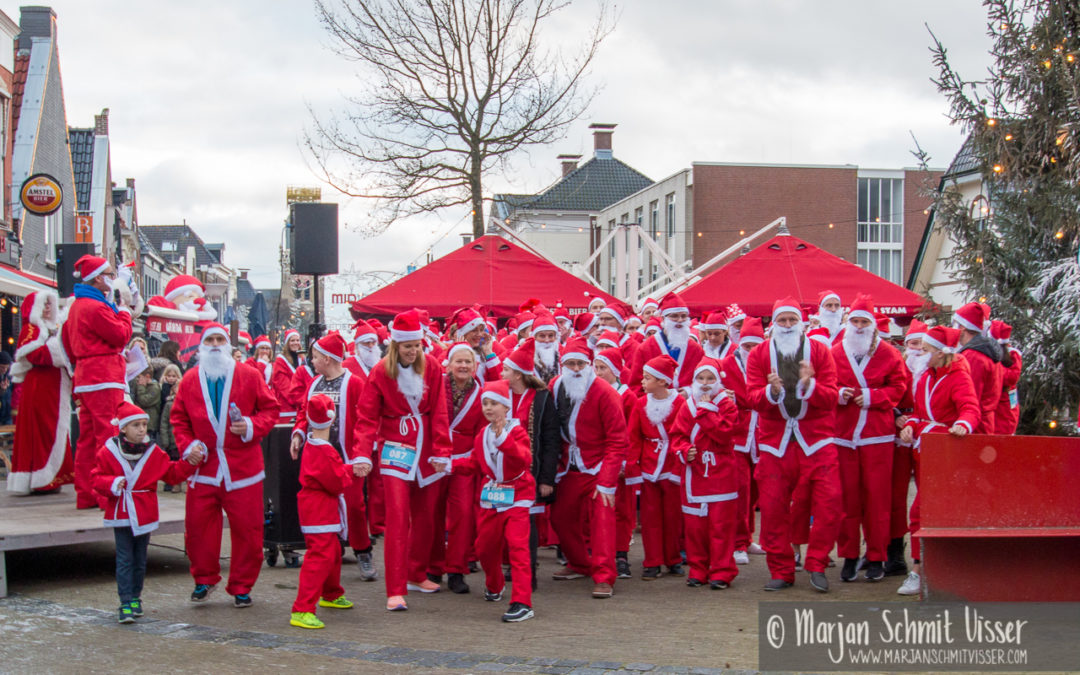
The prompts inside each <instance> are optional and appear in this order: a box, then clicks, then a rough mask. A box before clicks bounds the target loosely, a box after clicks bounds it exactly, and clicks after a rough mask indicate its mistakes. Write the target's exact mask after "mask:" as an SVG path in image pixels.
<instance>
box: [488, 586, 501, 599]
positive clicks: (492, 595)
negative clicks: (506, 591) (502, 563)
mask: <svg viewBox="0 0 1080 675" xmlns="http://www.w3.org/2000/svg"><path fill="white" fill-rule="evenodd" d="M484 599H485V600H487V601H488V602H498V601H500V600H502V591H499V592H498V593H492V592H491V591H489V590H488V589H486V588H485V589H484Z"/></svg>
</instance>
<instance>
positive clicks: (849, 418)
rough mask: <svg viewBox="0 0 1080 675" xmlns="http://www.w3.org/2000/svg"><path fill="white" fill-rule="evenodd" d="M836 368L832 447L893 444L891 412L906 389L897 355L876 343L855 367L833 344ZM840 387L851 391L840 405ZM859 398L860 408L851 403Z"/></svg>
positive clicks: (841, 346) (843, 350) (841, 344)
mask: <svg viewBox="0 0 1080 675" xmlns="http://www.w3.org/2000/svg"><path fill="white" fill-rule="evenodd" d="M832 356H833V362H834V363H835V364H836V390H837V402H838V403H839V407H838V408H837V410H836V440H835V442H836V444H837V445H841V446H843V447H845V448H858V447H862V446H864V445H874V444H875V443H892V442H893V441H894V440H896V421H895V420H896V417H895V415H894V414H893V411H894V410H895V409H896V407H897V406H898V405H899V404H900V400H901V399H902V398H903V397H904V391H905V390H906V389H907V382H906V380H905V376H904V364H903V360H902V359H901V358H900V352H898V351H896V348H895V347H893V346H892V345H891V344H889V343H888V342H885V341H884V340H880V339H879V340H878V341H877V343H876V345H875V346H874V351H873V352H872V353H871V354H869V355H868V356H866V357H864V358H863V360H862V363H857V362H856V360H855V357H854V356H853V355H852V354H851V353H850V352H849V351H848V349H847V346H846V345H845V344H844V342H843V341H842V340H841V341H840V342H835V343H833V346H832ZM844 387H849V388H851V389H853V390H855V393H854V394H852V395H851V398H849V399H848V400H847V401H846V402H844V401H840V399H839V392H840V390H841V389H843V388H844ZM859 395H862V397H863V405H861V406H860V405H857V404H856V403H855V397H856V396H859Z"/></svg>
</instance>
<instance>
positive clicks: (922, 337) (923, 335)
mask: <svg viewBox="0 0 1080 675" xmlns="http://www.w3.org/2000/svg"><path fill="white" fill-rule="evenodd" d="M915 339H918V340H925V339H926V333H908V334H907V335H905V336H904V342H907V341H908V340H915Z"/></svg>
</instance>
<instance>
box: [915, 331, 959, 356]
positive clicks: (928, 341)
mask: <svg viewBox="0 0 1080 675" xmlns="http://www.w3.org/2000/svg"><path fill="white" fill-rule="evenodd" d="M922 341H923V344H926V345H930V346H931V347H935V348H937V349H940V350H941V351H943V352H945V353H946V354H951V353H952V348H951V347H946V346H945V344H944V343H942V342H938V341H937V340H935V339H934V338H932V337H930V334H929V333H927V334H926V335H924V336H923V339H922Z"/></svg>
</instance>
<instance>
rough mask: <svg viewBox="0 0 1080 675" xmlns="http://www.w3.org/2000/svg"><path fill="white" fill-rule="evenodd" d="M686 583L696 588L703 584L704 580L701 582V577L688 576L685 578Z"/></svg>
mask: <svg viewBox="0 0 1080 675" xmlns="http://www.w3.org/2000/svg"><path fill="white" fill-rule="evenodd" d="M686 585H687V586H689V587H690V588H697V587H698V586H704V585H705V582H703V581H702V580H701V579H695V578H694V577H689V578H688V579H687V580H686Z"/></svg>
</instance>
